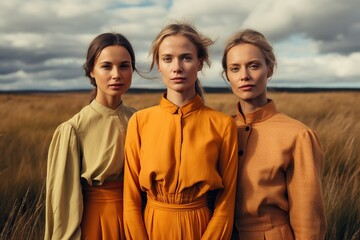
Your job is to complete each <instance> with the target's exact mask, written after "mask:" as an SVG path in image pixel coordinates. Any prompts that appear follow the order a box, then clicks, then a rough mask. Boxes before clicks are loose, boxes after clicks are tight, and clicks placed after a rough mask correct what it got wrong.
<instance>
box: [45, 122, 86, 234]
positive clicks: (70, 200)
mask: <svg viewBox="0 0 360 240" xmlns="http://www.w3.org/2000/svg"><path fill="white" fill-rule="evenodd" d="M80 161H81V159H80V153H79V145H78V141H77V137H76V132H75V129H74V128H73V127H72V125H71V124H70V123H69V122H65V123H63V124H61V125H60V126H59V127H58V128H57V129H56V130H55V133H54V135H53V138H52V141H51V143H50V147H49V152H48V162H47V177H46V223H45V239H46V240H47V239H80V237H81V229H80V224H81V219H82V214H83V197H82V190H81V183H80V166H81V162H80Z"/></svg>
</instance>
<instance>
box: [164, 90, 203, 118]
mask: <svg viewBox="0 0 360 240" xmlns="http://www.w3.org/2000/svg"><path fill="white" fill-rule="evenodd" d="M202 106H204V103H203V100H202V98H201V97H200V96H199V95H198V94H196V95H195V97H193V98H192V99H191V100H190V101H189V102H188V103H186V104H185V105H184V106H181V107H179V106H176V105H175V104H174V103H172V102H170V101H169V100H168V99H166V93H164V95H163V97H162V98H161V100H160V107H161V108H162V109H163V110H165V111H167V112H169V113H170V114H177V113H181V114H182V115H185V114H187V113H190V112H193V111H195V110H197V109H199V108H201V107H202Z"/></svg>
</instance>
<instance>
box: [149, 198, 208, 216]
mask: <svg viewBox="0 0 360 240" xmlns="http://www.w3.org/2000/svg"><path fill="white" fill-rule="evenodd" d="M146 205H147V206H148V207H151V208H155V209H158V210H165V211H174V212H181V211H189V210H196V209H200V208H204V207H208V204H207V198H206V196H202V197H200V198H198V199H197V200H195V201H193V202H191V203H183V204H173V203H163V202H159V201H156V200H154V199H152V198H149V197H148V198H147V203H146Z"/></svg>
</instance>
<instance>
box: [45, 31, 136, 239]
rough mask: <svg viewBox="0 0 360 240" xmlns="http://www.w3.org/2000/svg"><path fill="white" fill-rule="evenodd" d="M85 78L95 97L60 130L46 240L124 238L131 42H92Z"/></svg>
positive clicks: (50, 177)
mask: <svg viewBox="0 0 360 240" xmlns="http://www.w3.org/2000/svg"><path fill="white" fill-rule="evenodd" d="M84 69H85V74H86V76H87V77H89V79H90V82H91V84H92V85H94V86H95V90H96V91H95V92H96V93H95V99H94V100H92V102H91V103H90V104H89V105H87V106H85V107H84V108H83V109H82V110H81V111H80V112H79V113H77V114H76V115H75V116H73V117H72V118H71V119H70V120H68V121H66V122H64V123H62V124H61V125H60V126H59V127H58V128H57V129H56V130H55V133H54V136H53V139H52V142H51V145H50V148H49V154H48V165H47V182H46V226H45V239H88V240H91V239H94V240H95V239H96V240H97V239H104V240H105V239H107V240H113V239H125V235H124V227H123V169H124V153H123V151H124V143H125V133H126V128H127V122H128V120H129V118H130V117H131V115H132V114H133V113H134V111H135V110H134V109H133V108H130V107H128V106H126V105H125V104H124V103H123V101H122V99H121V97H122V95H123V94H124V93H125V92H126V91H127V90H128V89H129V87H130V85H131V79H132V74H133V71H134V70H136V68H135V55H134V50H133V48H132V46H131V44H130V42H129V41H128V40H127V39H126V38H125V37H124V36H123V35H121V34H116V33H104V34H101V35H99V36H97V37H96V38H94V40H93V41H92V42H91V44H90V46H89V49H88V52H87V58H86V63H85V64H84Z"/></svg>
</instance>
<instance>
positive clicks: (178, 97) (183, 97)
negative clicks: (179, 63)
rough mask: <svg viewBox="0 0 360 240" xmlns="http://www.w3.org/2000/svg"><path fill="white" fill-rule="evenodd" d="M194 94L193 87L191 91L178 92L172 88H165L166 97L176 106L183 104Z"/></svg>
mask: <svg viewBox="0 0 360 240" xmlns="http://www.w3.org/2000/svg"><path fill="white" fill-rule="evenodd" d="M195 95H196V91H195V88H194V89H193V90H192V91H184V92H178V91H174V90H172V89H169V88H168V89H167V93H166V98H167V99H168V100H169V101H170V102H172V103H174V104H175V105H176V106H178V107H182V106H184V105H185V104H186V103H188V102H189V101H190V100H191V99H192V98H194V97H195Z"/></svg>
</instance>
